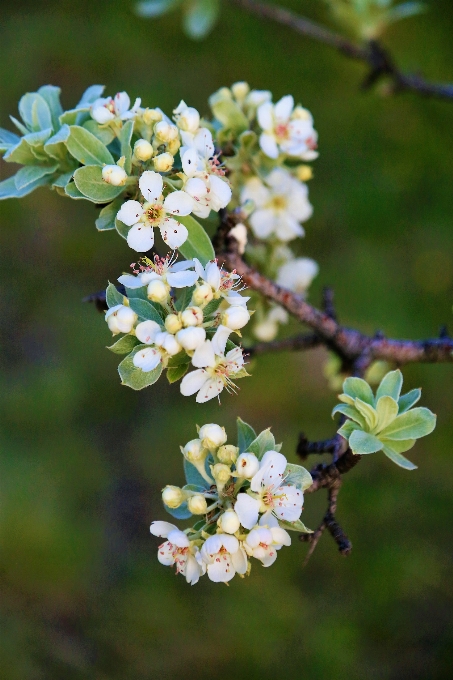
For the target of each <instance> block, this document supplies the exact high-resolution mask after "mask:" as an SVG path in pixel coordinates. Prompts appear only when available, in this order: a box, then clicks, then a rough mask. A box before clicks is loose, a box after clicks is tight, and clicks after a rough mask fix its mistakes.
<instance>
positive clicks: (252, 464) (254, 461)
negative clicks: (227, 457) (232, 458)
mask: <svg viewBox="0 0 453 680" xmlns="http://www.w3.org/2000/svg"><path fill="white" fill-rule="evenodd" d="M259 469H260V462H259V460H258V458H257V457H256V456H255V454H254V453H241V455H240V456H239V458H238V459H237V461H236V476H237V477H242V478H244V479H252V477H254V476H255V475H256V473H257V472H258V470H259Z"/></svg>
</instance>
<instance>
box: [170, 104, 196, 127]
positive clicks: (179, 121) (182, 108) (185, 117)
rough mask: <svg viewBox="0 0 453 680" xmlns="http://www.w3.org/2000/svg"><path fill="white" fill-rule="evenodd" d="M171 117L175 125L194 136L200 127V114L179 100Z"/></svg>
mask: <svg viewBox="0 0 453 680" xmlns="http://www.w3.org/2000/svg"><path fill="white" fill-rule="evenodd" d="M173 114H174V115H173V117H174V119H175V121H176V125H177V126H178V127H179V129H180V130H183V131H184V132H191V133H192V134H194V133H195V132H197V130H198V128H199V127H200V114H199V113H198V111H197V109H194V108H193V107H192V106H187V104H186V102H185V101H184V100H182V99H181V101H180V103H179V104H178V106H177V107H176V109H174V110H173Z"/></svg>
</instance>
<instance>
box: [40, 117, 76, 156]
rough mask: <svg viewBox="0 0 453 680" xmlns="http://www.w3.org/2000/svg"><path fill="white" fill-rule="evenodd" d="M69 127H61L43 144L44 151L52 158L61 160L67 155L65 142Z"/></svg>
mask: <svg viewBox="0 0 453 680" xmlns="http://www.w3.org/2000/svg"><path fill="white" fill-rule="evenodd" d="M69 133H70V130H69V125H63V126H62V127H61V128H60V129H59V130H58V132H57V133H56V134H55V135H53V137H51V138H50V139H48V140H47V142H46V143H45V144H44V151H45V152H46V153H47V154H48V155H49V156H52V158H56V159H57V160H62V159H63V158H65V157H66V156H67V155H68V150H67V148H66V142H67V140H68V137H69Z"/></svg>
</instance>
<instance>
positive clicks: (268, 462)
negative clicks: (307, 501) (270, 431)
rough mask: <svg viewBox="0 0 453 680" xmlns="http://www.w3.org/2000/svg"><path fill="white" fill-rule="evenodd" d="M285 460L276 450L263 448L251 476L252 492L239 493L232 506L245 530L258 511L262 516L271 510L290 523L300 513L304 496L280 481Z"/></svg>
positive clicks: (256, 516) (250, 527)
mask: <svg viewBox="0 0 453 680" xmlns="http://www.w3.org/2000/svg"><path fill="white" fill-rule="evenodd" d="M286 465H287V460H286V458H285V456H283V455H282V454H281V453H278V452H277V451H267V452H266V453H265V454H264V456H263V457H262V459H261V461H260V469H259V470H258V472H257V473H256V474H255V475H254V476H253V477H252V480H251V482H250V490H251V492H254V493H253V495H251V494H250V495H249V494H248V493H240V494H239V495H238V499H237V501H236V503H235V506H234V509H235V511H236V513H237V515H238V517H239V519H240V520H241V524H242V526H243V527H245V528H246V529H252V527H254V526H255V524H256V523H257V522H258V516H259V514H260V513H266V518H267V517H268V516H269V515H270V514H271V513H273V514H274V515H275V516H276V517H277V518H278V519H281V520H284V521H285V522H294V521H295V520H297V519H299V517H300V515H301V513H302V506H303V502H304V495H303V493H302V491H301V490H300V489H298V488H297V487H296V486H293V485H289V484H286V485H285V484H284V472H285V469H286Z"/></svg>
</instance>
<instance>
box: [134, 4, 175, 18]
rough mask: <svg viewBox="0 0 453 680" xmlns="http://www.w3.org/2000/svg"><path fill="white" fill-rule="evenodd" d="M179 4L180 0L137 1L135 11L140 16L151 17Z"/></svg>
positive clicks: (157, 15)
mask: <svg viewBox="0 0 453 680" xmlns="http://www.w3.org/2000/svg"><path fill="white" fill-rule="evenodd" d="M180 4H181V0H147V1H146V2H139V3H137V5H136V7H135V11H136V13H137V14H138V15H139V16H140V17H145V18H146V19H153V18H154V17H160V16H162V14H165V13H166V12H170V11H171V10H172V9H175V8H176V7H178V5H180Z"/></svg>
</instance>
